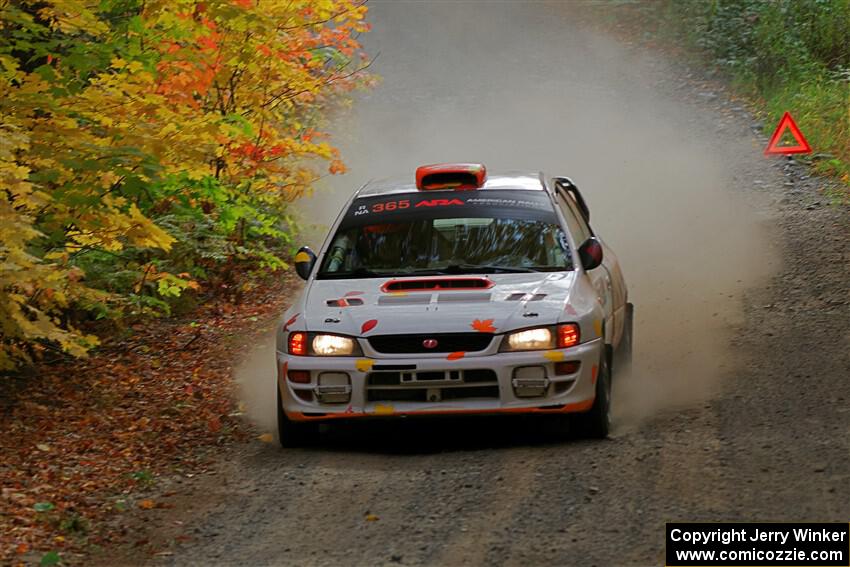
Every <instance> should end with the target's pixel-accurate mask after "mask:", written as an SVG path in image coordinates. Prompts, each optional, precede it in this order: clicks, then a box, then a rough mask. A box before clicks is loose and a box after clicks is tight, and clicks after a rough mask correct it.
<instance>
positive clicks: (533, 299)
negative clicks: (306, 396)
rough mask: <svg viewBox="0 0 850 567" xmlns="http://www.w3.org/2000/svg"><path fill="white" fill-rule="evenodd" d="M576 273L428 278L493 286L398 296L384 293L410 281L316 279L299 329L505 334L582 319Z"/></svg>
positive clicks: (305, 301)
mask: <svg viewBox="0 0 850 567" xmlns="http://www.w3.org/2000/svg"><path fill="white" fill-rule="evenodd" d="M575 273H576V272H557V273H531V274H491V275H487V276H445V277H442V276H441V277H439V278H427V279H441V280H457V279H466V278H475V279H481V278H486V279H487V280H490V282H492V285H491V284H489V283H488V284H487V285H489V286H490V287H487V288H476V289H439V290H427V291H419V290H416V291H413V290H408V291H399V292H392V291H389V292H388V291H385V290H384V286H385V284H387V283H388V282H390V281H397V282H405V281H407V282H409V281H410V279H398V280H392V279H384V278H369V279H356V280H313V281H312V282H311V284H310V285H309V286H308V289H307V290H306V292H305V295H304V296H303V304H302V306H301V308H302V309H301V313H300V314H299V315H302V317H303V321H301V322H300V323H301V325H297V327H302V325H304V326H306V330H308V331H328V332H335V333H341V334H347V335H355V336H360V335H379V334H402V333H422V332H429V333H438V332H463V331H473V330H478V331H484V332H504V331H509V330H513V329H517V328H523V327H531V326H537V325H546V324H552V323H556V322H559V321H564V320H570V319H572V317H571V316H572V315H578V313H577V312H576V310H575V309H574V307H573V306H572V304H571V294H573V289H574V285H573V284H574V282H575V277H576V276H575ZM341 300H342V301H341ZM292 328H293V329H294V328H296V326H295V325H293V327H292Z"/></svg>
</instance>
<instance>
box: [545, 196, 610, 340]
mask: <svg viewBox="0 0 850 567" xmlns="http://www.w3.org/2000/svg"><path fill="white" fill-rule="evenodd" d="M556 201H557V203H558V207H559V208H560V209H561V212H562V213H563V214H564V218H565V220H566V222H567V230H568V231H569V232H570V236H571V238H572V240H573V242H574V244H575V247H576V249H578V247H580V246H581V245H582V244H583V243H584V242H585V241H586V240H587V239H588V238H590V237H592V236H595V235H594V233H593V230H592V229H591V228H590V225H589V224H588V223H587V221H586V220H585V215H584V214H582V212H581V209H580V208H579V206H578V204H577V203H576V201H575V200H574V199H573V197H572V196H571V195H570V194H569V193H567V192H565V191H563V190H562V189H559V190H558V191H557V198H556ZM597 238H598V237H597ZM600 242H601V239H600ZM602 246H603V249H604V252H603V255H602V264H600V265H599V266H597V267H596V268H594V269H592V270H589V271H588V272H587V275H588V277H589V278H590V282H591V284H592V285H593V289H594V290H595V291H596V298H597V301H599V303H600V305H602V309H603V311H604V313H605V334H606V337H605V338H606V342H608V343H609V344H614V345H616V344H618V343H619V340H620V337H621V336H622V326H623V321H624V313H625V312H624V311H623V310H619V311H620V313H619V314H617V311H618V307H619V305H618V303H617V299H618V298H617V297H615V293H614V285H613V278H612V272H614V273H617V272H618V271H619V267H618V266H617V258H616V256H614V254H613V253H612V252H611V251H610V249H609V248H608V247H607V246H605V244H604V242H603V243H602Z"/></svg>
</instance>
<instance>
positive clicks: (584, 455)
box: [137, 1, 850, 566]
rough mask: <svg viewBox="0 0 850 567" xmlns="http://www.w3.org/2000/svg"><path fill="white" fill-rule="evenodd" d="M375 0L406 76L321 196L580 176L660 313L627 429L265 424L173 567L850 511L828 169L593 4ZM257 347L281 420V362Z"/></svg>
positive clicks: (191, 502)
mask: <svg viewBox="0 0 850 567" xmlns="http://www.w3.org/2000/svg"><path fill="white" fill-rule="evenodd" d="M370 6H371V11H370V14H371V16H370V18H371V20H372V24H373V31H372V32H371V33H370V34H369V37H368V38H367V39H366V44H367V46H368V48H369V50H370V52H371V53H373V54H374V53H378V52H380V55H379V56H378V59H377V62H376V64H375V66H374V70H375V71H376V72H377V73H378V74H380V75H381V76H382V82H381V84H380V85H378V86H377V87H376V88H375V89H373V90H372V91H371V92H369V93H366V94H364V95H363V96H362V97H361V98H360V99H359V100H358V101H357V102H356V104H355V105H354V107H353V108H352V109H351V111H350V114H349V115H348V117H344V118H341V119H340V123H339V126H338V128H337V130H338V131H337V136H338V139H339V140H340V141H341V145H342V150H343V155H345V156H347V158H348V161H349V165H350V166H351V173H350V174H349V175H347V176H344V177H342V178H339V179H337V180H335V181H334V182H333V184H332V185H329V186H328V187H327V188H326V190H325V191H324V192H321V193H320V194H319V196H318V197H317V198H316V199H315V201H314V203H313V204H312V205H308V206H307V207H306V209H307V214H309V215H312V217H311V218H317V219H318V222H322V220H324V219H327V218H328V217H329V216H331V215H333V214H335V213H336V211H337V209H338V206H339V203H340V202H341V200H342V198H343V197H344V196H345V195H346V194H348V193H349V192H350V191H351V190H352V188H354V187H355V186H357V185H358V184H359V182H361V181H363V180H366V179H368V178H369V177H372V176H373V175H376V174H377V175H379V176H382V175H383V174H396V173H400V172H402V173H403V172H404V171H410V172H412V171H413V169H414V168H415V166H416V165H418V164H420V163H429V162H438V161H456V160H472V161H482V162H484V163H486V164H487V165H488V166H489V167H491V168H492V169H505V168H526V169H539V168H542V169H544V170H546V171H547V172H549V173H551V174H556V173H557V174H566V175H570V176H571V177H573V178H574V179H575V180H576V181H577V183H578V184H579V186H580V187H582V188H583V190H584V192H585V195H586V197H587V199H588V201H589V204H590V207H591V210H592V220H593V221H595V226H596V228H597V230H598V231H600V232H601V233H602V235H603V236H605V237H606V238H607V240H608V241H609V243H610V244H611V245H612V246H613V247H614V248H615V249H616V250H618V252H619V255H620V257H621V260H622V263H623V266H624V271H625V273H626V278H627V281H628V282H629V284H630V287H631V297H632V300H633V301H634V303H635V304H636V306H637V310H638V318H637V325H636V333H637V344H636V357H637V371H636V375H635V376H633V377H632V378H631V379H630V381H629V382H628V383H625V382H624V381H620V382H615V385H614V387H615V392H614V403H615V404H617V407H616V413H617V423H616V424H615V430H614V434H613V435H612V436H611V437H610V439H607V440H604V441H597V442H589V441H581V440H570V439H563V438H561V437H559V436H557V435H556V434H554V433H552V432H547V430H546V429H545V427H542V426H545V424H541V423H540V422H537V421H523V420H517V419H510V420H505V419H487V418H479V419H471V420H470V419H464V420H428V421H404V422H398V421H394V422H383V423H372V424H366V425H360V426H357V427H353V428H342V427H339V428H335V429H333V430H331V431H329V432H328V433H327V435H326V436H325V438H324V441H323V443H322V445H321V446H319V447H317V448H314V449H310V450H287V451H282V450H280V449H278V448H277V447H275V446H272V445H270V444H266V443H261V442H259V441H257V442H254V443H251V444H248V445H246V446H243V447H240V448H237V449H234V450H231V451H230V452H229V453H228V454H227V455H226V458H225V459H223V462H222V463H221V465H220V468H219V469H218V471H217V474H215V475H211V476H208V477H207V478H204V479H203V480H200V481H196V482H194V484H192V485H191V486H189V487H188V488H184V489H183V490H184V491H188V492H187V494H186V496H184V497H183V500H182V502H183V505H181V506H180V510H181V511H179V512H171V515H170V516H169V517H168V518H167V520H168V522H169V523H170V524H169V525H172V524H174V521H179V522H181V523H180V524H179V526H180V527H179V528H173V527H172V528H169V529H170V530H171V533H176V532H175V531H174V530H178V531H180V533H181V534H183V535H185V536H188V538H187V537H181V538H179V539H181V540H184V541H183V542H182V543H178V544H174V546H173V547H172V550H173V553H174V555H171V556H165V557H158V558H156V559H155V560H154V561H155V562H163V563H166V564H173V565H195V564H197V565H236V564H244V565H385V564H386V565H391V564H401V565H461V564H464V565H466V564H470V565H491V564H509V565H577V564H582V565H600V566H601V565H631V564H643V565H658V564H663V563H662V561H663V553H664V523H665V522H668V521H677V520H681V521H684V520H689V521H700V520H703V521H721V520H723V521H734V520H741V521H747V520H753V521H757V520H770V521H782V520H788V521H791V520H796V521H840V522H846V521H847V515H848V510H850V491H848V490H847V486H848V481H850V460H848V456H850V403H848V402H850V292H848V282H850V268H848V266H850V247H849V246H848V242H850V239H848V237H850V229H849V228H848V227H849V226H850V223H848V210H847V209H846V208H844V209H841V208H838V207H835V206H830V205H828V199H826V198H825V197H824V196H823V195H822V194H821V193H820V192H819V190H821V189H823V187H824V186H825V184H826V183H827V182H826V181H823V180H819V179H815V178H810V177H808V175H807V172H806V170H805V169H803V168H802V167H801V166H799V165H797V164H796V163H795V162H793V161H789V160H786V159H785V158H776V159H767V158H765V157H764V156H762V154H761V150H762V148H763V147H764V145H765V143H766V139H765V138H764V136H762V135H761V134H760V133H759V129H758V125H757V124H755V123H754V121H753V119H752V117H751V116H750V115H749V114H748V113H747V111H746V110H745V109H744V108H742V107H741V103H739V102H736V101H735V100H734V99H732V98H730V97H729V95H728V94H727V93H726V92H725V91H724V90H723V89H722V87H721V86H719V85H716V84H713V83H712V82H710V81H708V80H706V79H705V78H704V77H702V76H701V75H700V73H699V72H698V71H696V70H691V69H688V68H687V67H686V66H684V65H683V64H682V63H679V62H676V61H674V60H670V59H668V58H667V57H666V56H664V55H662V54H659V53H649V52H646V51H643V50H641V49H639V48H637V47H636V46H634V45H630V44H629V43H628V42H627V41H624V40H618V39H615V38H613V37H609V36H606V35H605V34H602V33H600V32H596V31H593V30H592V29H591V28H590V27H589V26H587V25H586V24H584V23H582V22H583V19H582V18H583V16H584V14H583V13H582V6H580V5H576V4H570V5H565V4H561V3H543V2H534V3H523V4H520V3H516V4H511V3H487V4H482V3H475V2H465V3H446V2H432V3H419V2H377V1H375V2H370ZM254 358H255V360H254V362H253V363H252V364H248V366H247V368H250V369H251V371H250V372H248V374H249V375H248V376H247V377H246V376H243V379H244V380H245V381H246V382H247V384H248V386H247V390H248V391H249V395H248V397H249V398H251V400H253V402H252V410H253V412H254V414H255V417H256V420H257V421H258V423H259V424H260V427H261V428H264V427H267V426H269V425H270V421H271V420H270V419H269V418H270V417H271V415H272V413H271V412H272V409H271V406H270V405H269V403H268V401H267V400H269V399H273V395H272V394H271V392H273V390H272V388H273V387H274V386H273V371H272V370H271V369H272V360H271V354H270V353H269V352H268V349H266V351H260V352H259V353H256V354H255V355H254ZM243 374H244V373H243ZM251 391H253V392H254V394H253V397H251V395H250V392H251ZM163 521H165V520H163ZM186 539H188V540H189V541H185V540H186ZM137 559H138V560H139V561H141V558H137Z"/></svg>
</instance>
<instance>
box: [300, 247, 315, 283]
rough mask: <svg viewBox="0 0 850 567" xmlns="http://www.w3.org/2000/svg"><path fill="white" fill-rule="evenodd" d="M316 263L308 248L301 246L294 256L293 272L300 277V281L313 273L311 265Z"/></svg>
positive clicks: (313, 254)
mask: <svg viewBox="0 0 850 567" xmlns="http://www.w3.org/2000/svg"><path fill="white" fill-rule="evenodd" d="M315 263H316V254H315V253H314V252H313V251H312V250H310V247H309V246H302V247H301V248H299V249H298V253H297V254H295V272H296V273H297V274H298V275H299V276H301V279H302V280H306V279H307V278H309V277H310V272H312V271H313V265H314V264H315Z"/></svg>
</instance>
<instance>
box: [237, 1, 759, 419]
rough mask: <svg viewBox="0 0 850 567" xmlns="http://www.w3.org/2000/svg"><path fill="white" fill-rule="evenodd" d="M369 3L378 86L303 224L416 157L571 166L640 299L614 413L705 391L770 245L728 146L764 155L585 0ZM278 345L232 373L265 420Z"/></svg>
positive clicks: (359, 104)
mask: <svg viewBox="0 0 850 567" xmlns="http://www.w3.org/2000/svg"><path fill="white" fill-rule="evenodd" d="M369 6H370V20H371V23H372V26H373V30H372V32H370V33H369V34H368V36H367V37H365V38H364V40H365V44H366V46H367V50H368V51H369V52H370V54H372V55H373V56H374V55H375V54H377V60H376V62H375V64H374V66H373V71H375V72H376V73H377V74H379V75H380V76H381V78H382V81H381V83H380V84H379V85H378V86H377V87H376V88H375V89H373V90H371V91H369V92H367V93H365V94H363V95H362V96H360V97H359V99H358V100H357V101H356V103H355V104H354V107H353V109H351V110H350V111H349V112H348V113H347V114H344V115H343V116H341V117H340V118H339V120H338V121H337V122H336V125H335V128H334V129H333V133H334V139H335V142H336V143H337V145H339V146H340V148H341V150H342V153H343V156H344V158H345V159H346V162H347V164H348V165H349V168H350V172H349V173H348V174H347V175H344V176H341V177H335V178H332V179H330V181H328V182H327V184H326V185H325V186H324V187H321V188H320V189H319V190H318V191H317V193H316V195H315V196H314V197H313V198H312V199H310V200H306V201H305V202H303V203H302V204H301V208H302V212H303V215H304V217H305V219H306V220H307V221H309V222H314V223H317V224H319V225H321V224H328V223H330V222H331V221H332V220H333V218H334V216H335V215H336V214H337V212H338V211H339V208H340V207H341V206H342V204H343V203H344V202H345V200H346V199H347V197H348V196H349V195H350V194H351V192H352V191H354V190H355V189H356V188H358V187H359V186H360V185H361V184H362V183H364V182H366V181H368V180H369V179H372V178H374V177H386V176H393V175H411V176H412V175H413V171H414V169H415V168H416V167H417V166H418V165H420V164H424V163H436V162H445V161H474V162H482V163H484V164H486V165H487V167H488V168H489V169H490V170H491V171H495V170H506V169H519V170H540V169H542V170H543V171H545V172H547V174H549V175H567V176H570V177H572V178H573V179H574V180H575V181H576V183H577V184H578V185H579V187H580V188H581V190H582V192H583V193H584V196H585V199H586V200H587V201H588V203H589V205H590V208H591V220H592V224H593V226H594V229H595V230H596V231H597V232H599V234H600V235H602V237H603V238H604V239H605V240H606V242H607V243H608V244H610V245H611V246H612V247H613V248H614V250H616V251H617V254H618V256H619V258H620V261H621V264H622V267H623V270H624V272H625V275H626V280H627V282H628V284H629V287H630V299H631V301H632V302H634V304H635V306H636V324H635V333H636V339H635V340H636V343H635V372H634V375H633V376H632V377H631V378H630V380H629V381H628V382H625V381H621V382H620V383H619V384H617V386H615V387H616V388H617V391H616V392H615V404H617V405H616V413H617V414H618V415H619V423H620V424H623V423H626V424H629V423H636V422H637V421H638V420H640V419H641V418H643V417H646V416H651V415H652V414H653V413H654V412H657V411H658V410H660V409H664V408H671V407H678V406H682V405H688V404H693V403H697V402H699V401H700V400H702V399H704V398H705V397H706V396H709V395H711V393H712V392H713V391H714V390H715V389H716V388H717V387H718V386H719V384H720V380H721V378H722V377H723V376H724V374H725V373H728V372H729V371H730V370H732V369H733V368H734V364H735V361H734V360H732V359H730V355H729V353H728V351H729V349H728V344H729V341H730V340H732V339H733V338H734V337H733V336H732V334H731V333H732V328H733V327H734V326H736V325H737V324H739V323H740V321H739V315H738V313H739V310H740V303H739V302H740V299H739V295H738V294H739V293H740V291H741V290H743V289H744V288H746V287H747V286H750V285H752V284H753V283H754V282H755V281H756V280H757V279H758V278H760V277H763V276H764V275H765V274H766V273H768V269H769V268H768V266H769V263H770V259H771V256H772V250H771V248H770V247H769V245H768V242H767V239H766V237H765V230H764V228H763V227H762V226H761V225H760V224H759V222H758V221H756V220H753V219H754V218H757V216H756V215H754V214H753V211H752V210H751V205H750V204H749V203H747V202H744V201H743V200H742V199H741V198H740V196H738V195H736V194H735V193H734V192H733V191H734V189H733V187H734V185H735V184H736V183H738V182H737V181H736V171H735V170H734V164H730V163H729V162H728V156H729V155H730V153H731V154H733V155H735V152H736V151H737V150H738V149H739V150H740V152H739V153H740V155H742V156H745V157H742V158H741V159H742V160H745V159H754V158H749V157H746V156H747V155H748V154H750V153H754V152H755V150H754V149H753V148H752V147H751V145H750V144H748V143H745V142H743V141H742V142H737V143H739V144H740V148H735V151H731V152H730V148H729V146H728V145H724V146H723V148H722V151H721V148H720V146H719V144H721V143H722V142H721V141H719V140H718V139H717V136H716V134H714V133H713V132H712V131H711V129H710V128H707V127H706V124H707V123H708V124H710V120H709V119H708V118H706V117H700V116H695V113H696V112H698V111H697V109H696V108H695V107H693V106H688V105H687V104H686V103H684V102H681V101H679V100H677V99H676V98H674V97H672V96H671V95H670V94H669V93H670V90H669V89H664V88H661V87H660V86H659V85H663V84H665V81H670V80H671V79H670V73H668V70H667V69H666V68H665V65H664V63H663V62H660V61H658V60H656V59H654V58H651V57H647V56H646V55H642V54H640V53H636V52H635V51H632V50H629V49H628V48H627V47H625V46H624V45H622V44H620V43H617V42H615V41H613V40H612V39H610V38H607V37H604V36H602V35H599V34H597V33H594V32H592V31H590V30H588V29H586V27H584V26H582V25H580V24H577V23H575V20H574V16H575V13H576V11H577V10H580V9H581V5H580V4H578V3H560V2H532V3H507V2H471V1H469V2H404V1H392V2H382V1H378V0H373V1H372V2H370V3H369ZM730 143H732V144H734V143H736V142H734V141H733V142H730ZM319 232H321V231H319ZM323 236H324V235H323V234H322V235H321V236H317V237H314V238H311V241H310V242H309V243H310V244H312V245H313V246H315V247H318V246H319V245H320V244H321V238H322V237H323ZM272 352H273V347H271V344H270V342H269V345H266V346H265V347H264V348H263V349H262V353H257V354H255V355H252V356H251V357H249V362H248V363H247V364H246V365H245V366H243V368H242V370H241V371H240V372H239V377H240V382H241V383H242V384H243V387H244V390H245V392H246V393H245V395H246V397H247V399H248V401H249V407H250V408H251V411H252V414H253V415H254V416H256V419H257V420H258V421H259V423H260V424H261V425H262V426H264V427H266V426H268V427H271V425H272V424H273V412H274V406H273V404H274V401H273V396H272V394H271V392H272V389H271V383H272V381H273V377H274V368H273V354H272ZM260 356H262V360H261V361H260V358H259V357H260Z"/></svg>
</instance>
